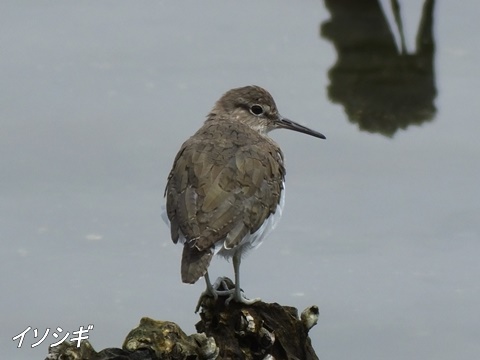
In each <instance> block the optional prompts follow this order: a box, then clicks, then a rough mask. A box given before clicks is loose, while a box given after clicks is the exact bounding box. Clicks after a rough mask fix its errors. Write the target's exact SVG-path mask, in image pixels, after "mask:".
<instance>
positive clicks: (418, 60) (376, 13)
mask: <svg viewBox="0 0 480 360" xmlns="http://www.w3.org/2000/svg"><path fill="white" fill-rule="evenodd" d="M434 2H435V1H434V0H426V2H425V4H424V6H423V10H422V16H421V21H420V26H419V29H418V33H417V38H416V50H415V52H414V53H413V54H408V53H407V51H406V48H405V41H404V37H403V26H402V21H401V17H400V11H399V5H398V2H397V1H396V0H392V1H391V4H392V10H393V13H394V16H395V21H396V26H397V27H398V30H399V33H400V49H398V48H397V46H396V43H395V39H394V36H393V33H392V31H391V29H390V27H389V24H388V22H387V20H386V18H385V15H384V13H383V11H382V8H381V6H380V4H379V2H378V1H377V0H325V5H326V7H327V8H328V10H329V11H330V13H331V19H330V20H328V21H327V22H325V23H323V24H322V26H321V35H322V36H323V37H325V38H327V39H329V40H330V41H332V43H333V45H334V46H335V48H336V50H337V54H338V60H337V62H336V63H335V65H334V66H333V67H332V68H331V69H330V71H329V73H328V74H329V78H330V81H331V83H330V85H329V87H328V95H329V97H330V99H331V100H332V101H333V102H336V103H341V104H342V105H343V106H344V108H345V112H346V113H347V115H348V118H349V120H350V121H351V122H352V123H358V125H359V128H360V129H361V130H365V131H369V132H375V133H381V134H383V135H385V136H389V137H392V136H393V135H394V134H395V132H396V131H397V130H398V129H406V128H407V127H408V126H409V125H411V124H416V125H420V124H422V123H423V122H425V121H430V120H432V119H433V117H434V115H435V112H436V108H435V105H434V99H435V96H436V93H437V91H436V87H435V74H434V69H433V61H434V50H435V43H434V38H433V29H432V28H433V9H434Z"/></svg>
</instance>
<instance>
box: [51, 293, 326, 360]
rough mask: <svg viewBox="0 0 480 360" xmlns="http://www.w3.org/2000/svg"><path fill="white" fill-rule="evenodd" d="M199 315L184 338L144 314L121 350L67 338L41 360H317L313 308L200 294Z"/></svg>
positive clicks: (176, 328) (315, 312) (166, 323)
mask: <svg viewBox="0 0 480 360" xmlns="http://www.w3.org/2000/svg"><path fill="white" fill-rule="evenodd" d="M200 318H201V320H200V321H199V322H198V323H197V324H196V325H195V327H196V329H197V331H198V333H197V334H192V335H189V336H187V335H186V334H185V333H184V332H183V331H182V329H180V327H179V326H178V325H177V324H175V323H173V322H170V321H157V320H153V319H150V318H147V317H144V318H142V319H141V320H140V324H139V326H138V327H136V328H135V329H133V330H132V331H130V333H129V334H128V335H127V337H126V339H125V341H124V343H123V346H122V348H121V349H120V348H107V349H104V350H101V351H99V352H96V351H95V350H94V349H93V347H92V346H91V345H90V343H89V342H88V341H83V342H81V344H80V345H81V346H80V347H79V348H77V347H76V344H73V343H68V342H66V343H62V344H61V345H60V346H58V347H54V348H50V350H49V355H48V356H47V358H46V360H77V359H85V360H113V359H117V360H133V359H135V360H159V359H172V360H173V359H175V360H200V359H201V360H210V359H212V360H213V359H265V360H267V359H268V360H273V359H275V360H283V359H288V360H293V359H300V360H314V359H318V357H317V355H316V354H315V351H314V350H313V348H312V345H311V342H310V338H309V337H308V331H309V330H310V328H312V327H313V326H314V325H315V324H316V323H317V319H318V308H317V306H311V307H309V308H307V309H305V310H304V311H303V312H302V314H301V317H300V318H299V316H298V310H297V309H296V308H293V307H290V306H281V305H279V304H277V303H272V304H267V303H264V302H261V301H260V302H256V303H254V304H253V305H245V304H239V303H235V302H231V303H230V304H229V305H228V306H225V297H218V299H217V300H214V299H213V298H209V297H205V298H203V300H202V304H201V312H200Z"/></svg>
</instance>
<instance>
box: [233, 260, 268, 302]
mask: <svg viewBox="0 0 480 360" xmlns="http://www.w3.org/2000/svg"><path fill="white" fill-rule="evenodd" d="M240 262H241V254H240V252H239V251H238V252H236V253H235V254H234V255H233V270H234V271H235V289H234V291H233V292H232V293H231V294H230V296H229V297H228V299H227V300H225V305H228V304H229V303H230V301H232V300H235V301H236V302H239V303H242V304H246V305H251V304H253V303H255V302H257V301H260V300H261V299H260V298H256V299H247V298H246V297H245V295H243V293H242V289H241V288H240Z"/></svg>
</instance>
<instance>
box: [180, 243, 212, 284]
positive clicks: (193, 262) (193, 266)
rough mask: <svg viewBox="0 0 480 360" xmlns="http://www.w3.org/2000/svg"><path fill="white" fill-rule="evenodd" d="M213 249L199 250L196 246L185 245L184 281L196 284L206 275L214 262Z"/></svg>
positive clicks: (183, 259)
mask: <svg viewBox="0 0 480 360" xmlns="http://www.w3.org/2000/svg"><path fill="white" fill-rule="evenodd" d="M212 256H213V249H207V250H202V251H200V250H198V249H197V247H196V246H191V245H190V244H188V243H185V245H184V246H183V254H182V269H181V272H182V281H183V282H184V283H188V284H194V283H195V282H197V280H198V279H199V278H201V277H202V276H204V275H205V273H206V272H207V268H208V265H210V261H211V260H212Z"/></svg>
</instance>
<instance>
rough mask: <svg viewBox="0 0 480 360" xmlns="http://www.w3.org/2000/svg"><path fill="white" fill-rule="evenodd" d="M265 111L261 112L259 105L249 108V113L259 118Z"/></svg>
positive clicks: (261, 108)
mask: <svg viewBox="0 0 480 360" xmlns="http://www.w3.org/2000/svg"><path fill="white" fill-rule="evenodd" d="M264 112H265V110H263V107H262V106H261V105H258V104H255V105H252V106H251V107H250V113H251V114H252V115H255V116H260V115H263V113H264Z"/></svg>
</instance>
